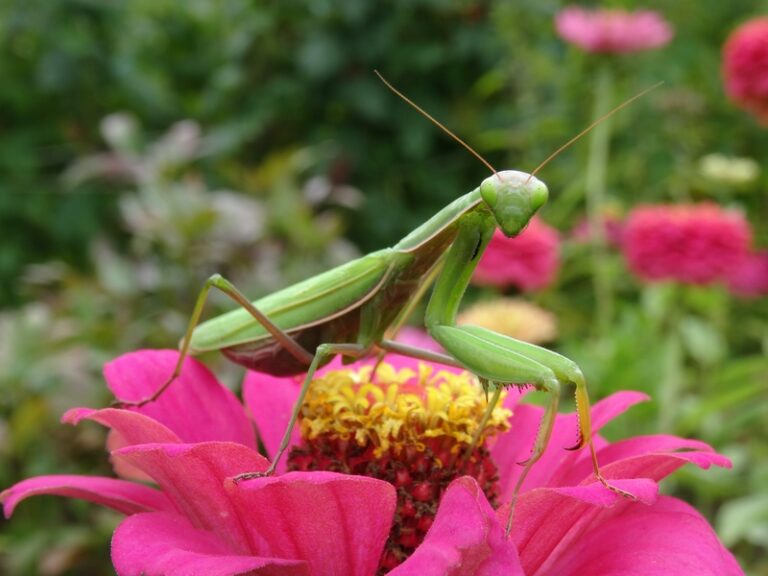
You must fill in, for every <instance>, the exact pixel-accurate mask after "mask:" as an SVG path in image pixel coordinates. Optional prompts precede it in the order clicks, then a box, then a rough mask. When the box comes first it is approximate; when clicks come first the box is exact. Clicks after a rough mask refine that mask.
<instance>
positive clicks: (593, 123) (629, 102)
mask: <svg viewBox="0 0 768 576" xmlns="http://www.w3.org/2000/svg"><path fill="white" fill-rule="evenodd" d="M662 84H664V82H657V83H656V84H654V85H653V86H651V87H649V88H646V89H645V90H643V91H642V92H640V93H638V94H635V95H634V96H632V97H631V98H629V99H628V100H625V101H624V102H622V103H621V104H619V105H618V106H616V108H614V109H613V110H611V111H610V112H607V113H605V114H603V115H602V116H600V118H598V119H597V120H595V121H594V122H592V123H591V124H590V125H589V126H587V127H586V128H584V129H583V130H582V131H581V132H579V133H578V134H576V136H574V137H573V138H571V139H570V140H568V142H566V143H565V144H563V145H562V146H560V147H559V148H558V149H557V150H555V151H554V152H552V154H550V155H549V156H547V157H546V159H545V160H544V162H542V163H541V164H539V165H538V166H536V168H535V169H534V171H533V172H531V174H530V176H528V180H530V179H531V178H533V177H534V176H535V175H536V173H537V172H538V171H539V170H541V169H542V168H544V166H546V165H547V164H549V162H550V160H553V159H554V158H556V157H557V155H558V154H560V152H562V151H563V150H565V149H566V148H568V147H569V146H570V145H571V144H573V143H574V142H576V141H577V140H578V139H579V138H581V137H582V136H584V135H585V134H587V133H588V132H589V131H590V130H592V128H594V127H595V126H597V125H598V124H600V123H601V122H603V121H604V120H608V118H610V117H611V116H613V115H614V114H616V112H618V111H619V110H621V109H622V108H626V107H627V106H629V105H630V104H632V102H634V101H635V100H637V99H638V98H642V97H643V96H645V95H646V94H648V92H650V91H651V90H655V89H656V88H658V87H659V86H661V85H662Z"/></svg>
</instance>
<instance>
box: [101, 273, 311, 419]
mask: <svg viewBox="0 0 768 576" xmlns="http://www.w3.org/2000/svg"><path fill="white" fill-rule="evenodd" d="M212 288H216V289H217V290H219V291H221V292H223V293H224V294H226V295H227V296H229V297H230V298H231V299H232V300H234V301H235V302H237V303H238V304H240V306H242V307H243V308H244V309H245V310H247V311H248V312H249V313H250V314H251V316H253V318H254V319H255V320H256V321H257V322H258V323H259V324H261V325H262V326H264V328H265V329H266V330H267V331H268V332H269V333H270V334H271V335H272V337H273V338H274V339H275V340H276V341H277V342H279V343H280V344H281V345H282V346H283V347H284V348H285V349H286V350H287V351H288V352H289V353H290V354H291V355H292V356H293V357H294V358H296V360H298V361H299V362H301V363H303V364H305V365H307V366H309V365H310V364H311V362H312V357H313V356H312V353H311V352H308V351H307V350H306V349H305V348H304V347H303V346H301V345H300V344H299V343H298V342H296V340H294V339H293V338H292V337H291V336H290V335H289V334H287V333H286V332H285V331H283V330H281V329H280V328H279V327H278V326H276V325H275V324H274V323H273V322H272V321H271V320H270V319H269V318H267V316H265V315H264V314H263V313H262V312H261V311H260V310H259V309H258V308H256V307H255V306H254V305H253V304H251V302H250V301H249V300H248V298H246V297H245V295H244V294H243V293H242V292H240V290H238V289H237V288H236V287H235V285H234V284H232V282H230V281H229V280H227V279H226V278H224V277H223V276H221V275H220V274H214V275H213V276H211V277H210V278H208V280H206V281H205V284H204V285H203V288H202V290H200V293H199V294H198V296H197V299H196V300H195V308H194V310H193V311H192V316H191V317H190V319H189V324H188V325H187V331H186V332H185V333H184V338H183V339H182V341H181V346H180V352H179V359H178V361H177V362H176V366H175V367H174V369H173V372H172V373H171V375H170V376H169V377H168V380H166V381H165V382H164V383H163V385H162V386H160V387H159V388H158V389H157V390H155V391H154V392H153V393H152V395H150V396H147V397H146V398H142V399H141V400H137V401H132V402H126V401H117V402H115V403H114V404H115V405H117V406H120V407H122V408H126V407H131V406H133V407H139V406H143V405H145V404H148V403H149V402H153V401H155V400H157V398H159V397H160V395H161V394H162V393H163V392H165V391H166V390H167V389H168V387H169V386H170V385H171V384H173V382H174V381H175V380H176V379H177V378H178V377H179V375H180V374H181V368H182V366H183V365H184V359H185V358H186V357H187V356H188V355H189V344H190V342H191V341H192V333H193V332H194V331H195V327H196V326H197V325H198V323H199V322H200V316H201V315H202V313H203V308H204V307H205V303H206V302H207V300H208V294H209V293H210V291H211V289H212Z"/></svg>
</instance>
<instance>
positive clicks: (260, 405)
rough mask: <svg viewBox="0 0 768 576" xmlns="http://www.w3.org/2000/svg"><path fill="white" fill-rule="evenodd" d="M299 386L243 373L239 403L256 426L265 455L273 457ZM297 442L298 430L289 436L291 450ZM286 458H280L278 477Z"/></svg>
mask: <svg viewBox="0 0 768 576" xmlns="http://www.w3.org/2000/svg"><path fill="white" fill-rule="evenodd" d="M300 388H301V384H300V383H299V382H298V381H297V379H295V378H290V377H289V378H278V377H276V376H270V375H269V374H262V373H260V372H251V371H249V372H247V373H246V375H245V382H244V383H243V400H244V402H245V405H246V406H247V407H248V410H249V411H250V413H251V417H252V418H253V420H254V422H256V428H257V429H258V431H259V438H260V439H261V441H262V442H263V443H264V447H265V448H266V449H267V454H269V455H271V456H274V455H275V454H276V453H277V448H278V447H279V446H280V440H282V438H283V434H284V433H285V429H286V428H287V427H288V421H289V420H290V419H291V411H292V410H293V405H294V404H295V402H296V399H297V398H298V397H299V389H300ZM300 440H301V434H300V433H299V427H298V426H296V427H294V429H293V433H292V434H291V444H290V445H291V446H294V445H296V444H298V443H299V442H300ZM287 460H288V459H287V458H283V459H282V460H281V461H280V463H279V464H278V467H277V472H278V473H283V472H284V471H285V466H286V462H287Z"/></svg>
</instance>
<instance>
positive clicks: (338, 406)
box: [288, 363, 511, 571]
mask: <svg viewBox="0 0 768 576" xmlns="http://www.w3.org/2000/svg"><path fill="white" fill-rule="evenodd" d="M372 369H373V368H372V367H371V366H365V367H362V368H360V369H358V370H354V371H353V370H339V371H335V372H329V373H327V374H326V375H324V376H323V377H321V378H318V379H317V380H315V381H314V382H313V383H312V386H311V388H310V390H309V393H308V394H307V398H306V400H305V402H304V406H303V407H302V414H301V423H300V429H301V435H302V443H301V444H300V445H299V446H296V447H294V448H293V449H292V451H291V453H290V455H289V456H288V468H289V470H303V471H307V470H332V471H335V472H342V473H345V474H358V475H364V476H372V477H374V478H380V479H382V480H386V481H388V482H390V483H391V484H393V485H394V486H395V488H396V489H397V510H396V512H395V522H394V525H393V528H392V531H391V532H390V535H389V540H388V541H387V546H386V549H385V551H384V554H383V556H382V560H381V564H380V569H381V570H382V571H387V570H390V569H392V568H394V567H395V566H397V565H398V564H400V563H401V562H402V561H403V560H404V559H405V558H407V557H408V556H409V555H410V554H411V553H412V552H413V551H414V550H415V548H416V547H417V546H418V545H419V544H420V543H421V541H422V540H423V538H424V535H425V534H426V532H427V530H428V529H429V527H430V526H431V524H432V521H433V520H434V517H435V512H436V510H437V505H438V502H439V501H440V497H441V496H442V494H443V492H444V491H445V489H446V488H447V486H448V484H449V483H450V482H451V480H453V479H454V478H457V477H459V476H464V475H470V476H473V477H474V478H475V479H476V480H477V481H478V483H479V484H480V486H481V488H482V489H483V491H484V492H485V495H486V496H487V497H488V499H489V501H490V502H491V503H492V504H495V501H496V499H497V496H498V494H497V492H498V485H497V481H498V475H497V470H496V465H495V464H494V463H493V461H492V460H491V458H490V455H489V452H488V449H487V447H486V446H485V441H486V440H487V439H488V438H489V437H491V436H493V435H495V434H496V433H497V432H503V431H506V430H508V429H509V417H510V416H511V412H510V411H509V410H507V409H505V408H503V407H502V405H501V404H502V403H501V402H499V404H498V405H497V406H496V408H494V410H493V412H492V414H491V416H490V418H489V419H488V421H487V422H486V424H485V426H484V427H483V429H482V430H480V431H479V440H478V441H477V443H476V444H475V445H474V446H472V444H473V439H474V437H475V435H476V434H478V427H479V426H480V423H481V420H482V417H483V414H484V413H485V411H486V408H487V406H488V404H487V401H488V399H487V396H486V394H485V392H484V391H483V389H482V387H481V386H480V385H479V384H478V383H477V381H476V380H475V378H474V377H472V376H470V375H469V374H467V373H466V372H464V373H461V374H454V373H451V372H446V371H436V370H435V369H434V368H433V367H432V366H429V365H427V364H419V368H418V373H417V372H415V371H414V370H411V369H408V368H405V369H401V370H397V369H395V368H394V367H393V366H391V365H390V364H387V363H382V364H381V365H380V366H379V368H378V369H377V371H376V375H375V378H374V380H375V381H374V382H371V378H370V376H371V372H372ZM502 394H503V393H502Z"/></svg>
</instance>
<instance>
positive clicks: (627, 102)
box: [373, 70, 664, 183]
mask: <svg viewBox="0 0 768 576" xmlns="http://www.w3.org/2000/svg"><path fill="white" fill-rule="evenodd" d="M373 72H374V73H375V74H376V76H378V77H379V80H381V81H382V82H384V84H385V85H386V87H387V88H389V89H390V90H392V92H394V93H395V94H397V95H398V96H399V97H400V98H402V99H403V100H405V101H406V102H407V103H408V104H410V105H411V106H412V107H413V108H415V109H416V110H418V111H419V112H420V113H421V114H422V115H423V116H424V117H425V118H427V119H428V120H430V121H431V122H432V123H433V124H435V126H437V127H438V128H440V129H441V130H442V131H443V132H445V133H446V134H448V135H449V136H450V137H451V138H453V139H454V140H456V142H458V143H459V144H461V145H462V146H464V148H466V149H467V150H469V152H470V153H471V154H472V155H473V156H474V157H475V158H477V159H478V160H480V162H482V163H483V164H484V165H485V167H486V168H488V169H489V170H490V171H491V172H493V173H494V174H495V175H496V177H497V178H498V179H499V180H501V176H499V173H498V172H497V171H496V169H495V168H494V167H493V166H491V163H490V162H488V161H487V160H486V159H485V158H483V157H482V156H481V155H480V154H479V153H477V152H475V150H474V149H473V148H472V147H471V146H470V145H469V144H467V143H466V142H464V140H462V139H461V138H459V137H458V136H457V135H456V134H454V133H453V132H452V131H451V130H449V129H448V128H447V127H446V126H445V125H443V124H442V123H441V122H440V121H439V120H437V119H436V118H435V117H434V116H432V115H431V114H430V113H429V112H427V111H426V110H424V109H423V108H422V107H421V106H419V105H418V104H416V103H415V102H414V101H413V100H411V99H410V98H408V97H407V96H406V95H405V94H403V93H402V92H400V90H398V89H397V88H395V87H394V86H392V84H390V83H389V82H388V81H387V79H386V78H384V76H382V75H381V74H380V73H379V71H378V70H374V71H373ZM662 84H664V82H657V83H656V84H654V85H653V86H650V87H649V88H646V89H645V90H643V91H641V92H639V93H638V94H635V95H634V96H632V97H631V98H629V99H628V100H625V101H624V102H622V103H621V104H619V105H618V106H616V107H615V108H614V109H613V110H611V111H610V112H607V113H606V114H603V115H602V116H600V118H598V119H597V120H595V121H594V122H592V123H591V124H590V125H589V126H587V127H586V128H584V129H583V130H582V131H581V132H579V133H578V134H576V136H574V137H573V138H571V139H570V140H568V142H566V143H565V144H563V145H562V146H560V147H559V148H558V149H557V150H555V151H554V152H552V154H550V155H549V156H547V157H546V158H545V159H544V161H543V162H542V163H541V164H539V165H538V166H537V167H536V168H535V169H534V170H533V172H531V173H530V175H529V176H528V180H526V183H528V182H529V181H530V180H531V178H533V177H534V176H535V175H536V174H537V173H538V172H539V170H541V169H542V168H544V166H546V165H547V164H549V162H550V161H551V160H554V159H555V158H556V157H557V156H558V155H559V154H560V153H561V152H562V151H563V150H565V149H566V148H568V147H569V146H570V145H571V144H573V143H574V142H576V141H577V140H579V139H580V138H581V137H582V136H584V135H586V134H587V133H589V132H590V131H591V130H592V129H593V128H594V127H595V126H597V125H598V124H600V123H601V122H603V121H605V120H607V119H608V118H610V117H611V116H613V115H614V114H616V112H618V111H619V110H621V109H623V108H626V107H627V106H629V105H630V104H632V102H634V101H635V100H637V99H638V98H642V97H643V96H645V95H646V94H648V92H650V91H651V90H655V89H656V88H658V87H659V86H661V85H662Z"/></svg>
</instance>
